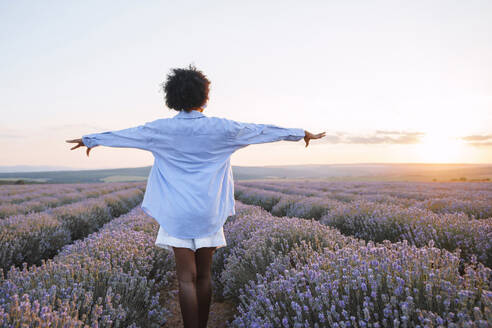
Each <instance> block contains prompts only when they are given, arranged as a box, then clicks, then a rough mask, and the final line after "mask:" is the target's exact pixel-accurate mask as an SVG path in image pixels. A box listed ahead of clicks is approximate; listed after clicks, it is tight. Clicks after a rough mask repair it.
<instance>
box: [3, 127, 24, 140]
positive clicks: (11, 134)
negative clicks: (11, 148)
mask: <svg viewBox="0 0 492 328" xmlns="http://www.w3.org/2000/svg"><path fill="white" fill-rule="evenodd" d="M0 131H1V132H0V139H20V138H25V137H26V136H25V135H24V134H22V133H21V132H22V131H20V130H16V129H11V128H9V127H7V126H4V125H0Z"/></svg>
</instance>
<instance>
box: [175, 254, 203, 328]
mask: <svg viewBox="0 0 492 328" xmlns="http://www.w3.org/2000/svg"><path fill="white" fill-rule="evenodd" d="M173 250H174V258H175V261H176V274H177V276H178V283H179V306H180V307H181V315H182V317H183V324H184V328H199V326H198V322H199V321H198V319H199V318H198V300H197V295H196V279H197V273H196V264H195V253H194V252H193V251H192V250H191V249H189V248H184V247H173Z"/></svg>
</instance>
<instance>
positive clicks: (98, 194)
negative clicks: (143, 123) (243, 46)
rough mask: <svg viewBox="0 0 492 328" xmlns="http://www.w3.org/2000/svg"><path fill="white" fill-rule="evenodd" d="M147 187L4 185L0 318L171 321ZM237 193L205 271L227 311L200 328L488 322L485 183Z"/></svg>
mask: <svg viewBox="0 0 492 328" xmlns="http://www.w3.org/2000/svg"><path fill="white" fill-rule="evenodd" d="M144 191H145V183H143V182H138V183H105V184H77V185H68V184H64V185H33V186H27V185H24V186H5V187H1V189H0V208H1V209H2V211H3V212H1V213H4V214H3V216H2V218H1V219H0V244H1V247H0V261H1V266H0V268H2V269H1V270H2V271H1V281H0V326H1V327H177V326H176V325H175V322H176V320H174V319H175V317H176V316H179V315H180V313H174V312H173V311H172V306H171V303H172V302H171V298H172V293H171V290H172V286H173V283H175V279H176V277H175V266H174V265H175V264H174V257H173V254H172V253H171V252H169V251H167V250H164V249H161V248H158V247H156V246H155V245H154V242H155V238H156V236H157V231H158V228H159V226H158V224H157V222H156V221H155V220H154V219H152V218H151V217H149V216H148V215H146V214H145V213H144V212H143V211H142V210H141V208H140V207H139V204H140V203H141V200H142V197H143V192H144ZM235 197H236V214H235V215H234V216H231V217H229V218H228V220H227V222H226V224H225V226H224V233H225V236H226V239H227V246H226V247H223V248H219V249H218V250H217V251H216V253H215V255H214V261H213V266H212V271H213V302H214V304H222V303H223V304H230V306H231V307H232V313H231V314H228V315H223V314H222V315H223V316H222V317H219V318H217V316H220V315H221V314H220V313H214V312H213V311H212V312H211V314H210V316H211V319H216V320H211V321H210V322H209V327H490V326H491V324H492V270H491V264H492V254H491V253H492V184H491V183H413V182H412V183H396V182H384V183H375V182H364V183H362V182H360V183H356V182H343V183H342V182H323V181H307V180H306V181H305V180H297V181H275V180H262V181H249V180H248V181H246V180H245V181H238V182H236V185H235ZM212 308H214V306H213V305H212ZM217 322H220V324H218V323H217Z"/></svg>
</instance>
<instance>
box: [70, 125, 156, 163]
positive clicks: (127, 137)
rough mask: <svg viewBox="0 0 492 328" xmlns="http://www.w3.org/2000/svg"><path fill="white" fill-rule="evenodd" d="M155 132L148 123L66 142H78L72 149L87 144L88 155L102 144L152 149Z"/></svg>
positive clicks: (92, 134) (87, 135)
mask: <svg viewBox="0 0 492 328" xmlns="http://www.w3.org/2000/svg"><path fill="white" fill-rule="evenodd" d="M153 132H154V131H153V130H152V129H151V128H150V126H149V124H148V123H146V124H144V125H139V126H136V127H132V128H127V129H122V130H117V131H106V132H102V133H91V134H86V135H83V136H82V138H79V139H72V140H66V142H71V143H77V145H76V146H75V147H72V148H71V149H72V150H73V149H76V148H78V147H81V146H86V147H87V156H89V151H90V149H92V148H94V147H96V146H100V145H101V146H107V147H121V148H138V149H143V150H149V151H150V150H151V146H152V142H153Z"/></svg>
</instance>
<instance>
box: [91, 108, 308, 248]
mask: <svg viewBox="0 0 492 328" xmlns="http://www.w3.org/2000/svg"><path fill="white" fill-rule="evenodd" d="M304 135H305V132H304V130H303V129H297V128H292V129H288V128H282V127H279V126H276V125H271V124H255V123H243V122H237V121H233V120H229V119H225V118H220V117H208V116H205V115H204V114H203V113H201V112H199V111H196V110H192V111H191V112H190V113H187V112H185V111H181V112H179V113H178V114H177V115H175V116H174V117H172V118H162V119H157V120H155V121H152V122H147V123H145V124H144V125H140V126H136V127H132V128H128V129H123V130H118V131H108V132H102V133H92V134H87V135H84V136H82V141H83V143H84V144H85V145H86V146H87V147H89V148H91V147H94V146H96V145H103V146H109V147H124V148H138V149H143V150H148V151H150V152H152V154H153V155H154V165H153V166H152V169H151V170H150V174H149V178H148V180H147V188H146V191H145V195H144V199H143V202H142V204H141V207H142V210H143V211H144V212H145V213H147V214H148V215H150V216H151V217H153V218H154V219H155V220H156V221H157V222H158V223H159V224H160V225H162V227H163V228H164V229H165V230H166V231H167V232H168V233H169V234H170V235H171V236H174V237H177V238H185V239H188V238H201V237H206V236H209V235H212V234H214V233H216V232H217V231H218V230H219V229H220V228H221V227H222V226H223V225H224V223H225V221H226V219H227V217H228V216H229V215H233V214H235V213H236V212H235V209H234V180H233V177H232V170H231V163H230V158H231V155H232V153H234V152H235V151H236V150H238V149H241V148H244V147H246V146H248V145H250V144H259V143H266V142H273V141H279V140H289V141H298V140H300V139H302V138H304Z"/></svg>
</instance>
